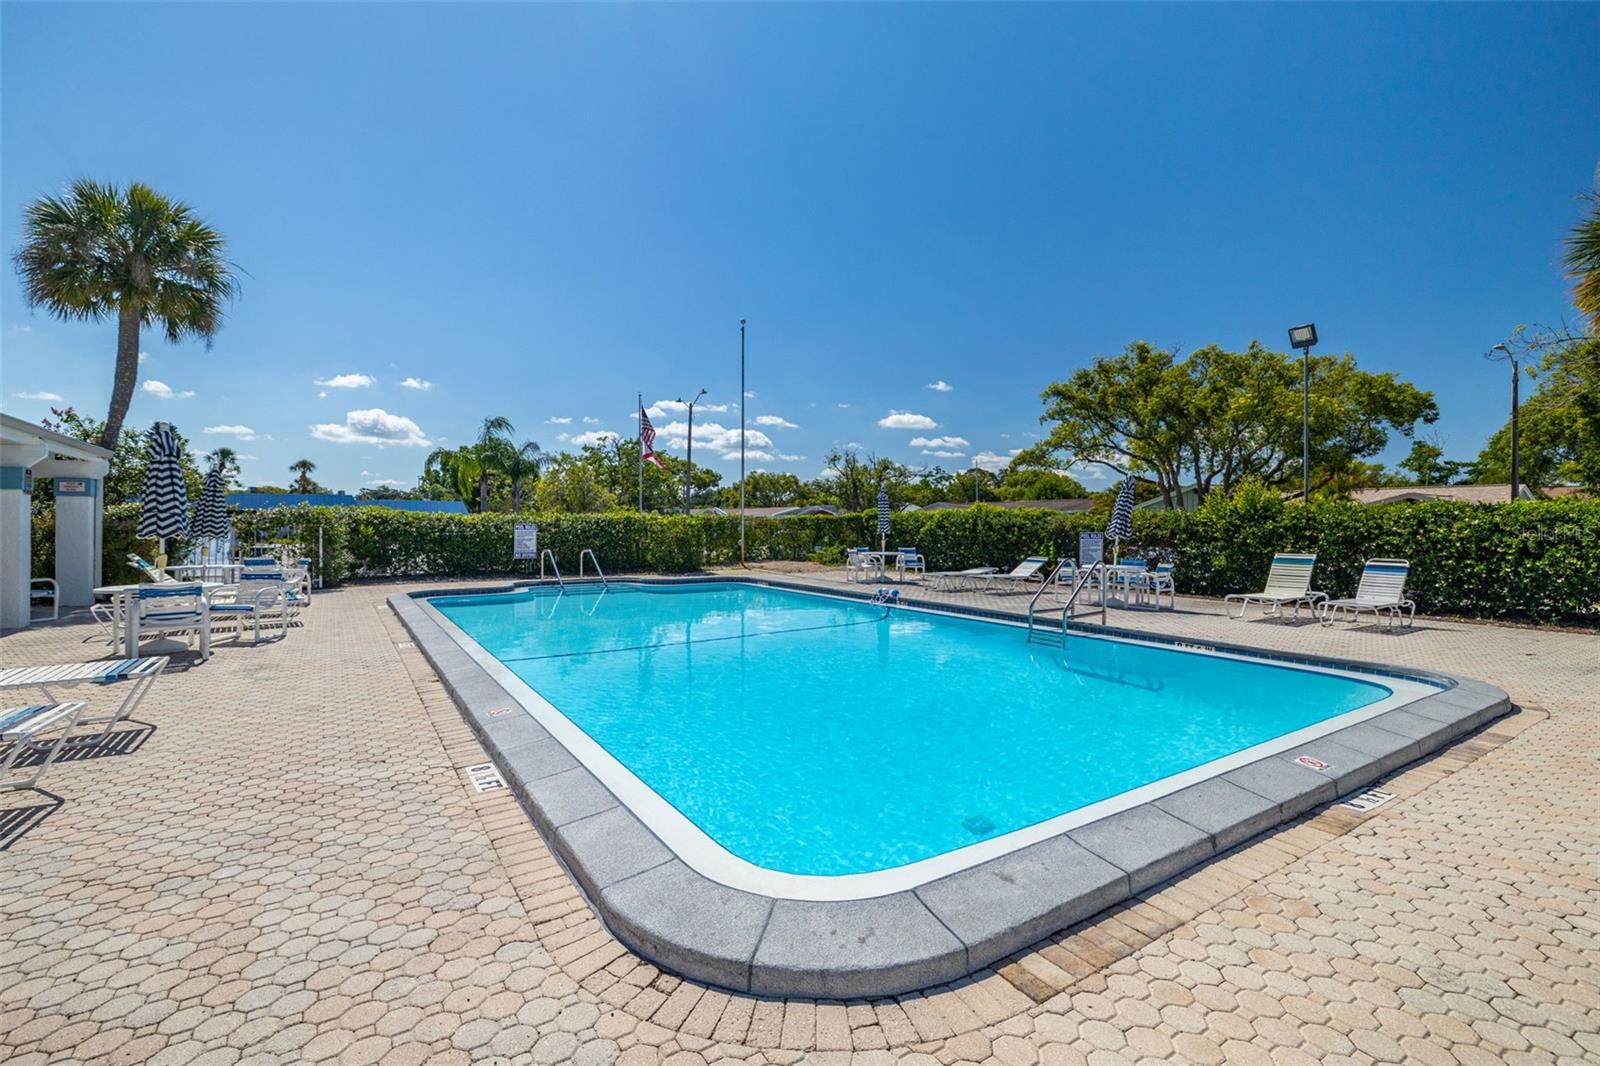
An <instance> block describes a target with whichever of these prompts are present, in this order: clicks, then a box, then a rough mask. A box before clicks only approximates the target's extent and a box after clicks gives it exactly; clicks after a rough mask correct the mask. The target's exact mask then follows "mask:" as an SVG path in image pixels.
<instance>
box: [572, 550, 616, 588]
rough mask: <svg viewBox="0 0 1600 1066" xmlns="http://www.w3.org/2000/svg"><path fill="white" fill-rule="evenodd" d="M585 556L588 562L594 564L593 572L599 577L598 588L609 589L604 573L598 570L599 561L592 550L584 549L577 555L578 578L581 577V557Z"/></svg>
mask: <svg viewBox="0 0 1600 1066" xmlns="http://www.w3.org/2000/svg"><path fill="white" fill-rule="evenodd" d="M585 555H587V556H588V557H589V561H590V562H592V563H594V572H595V573H596V574H599V575H600V587H601V588H610V587H611V586H610V585H609V584H608V583H607V582H606V572H605V571H604V570H602V569H600V560H599V558H598V557H596V556H595V554H594V549H593V548H585V549H583V551H581V552H579V553H578V576H579V577H580V578H581V577H583V557H584V556H585Z"/></svg>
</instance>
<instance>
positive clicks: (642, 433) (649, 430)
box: [639, 404, 667, 470]
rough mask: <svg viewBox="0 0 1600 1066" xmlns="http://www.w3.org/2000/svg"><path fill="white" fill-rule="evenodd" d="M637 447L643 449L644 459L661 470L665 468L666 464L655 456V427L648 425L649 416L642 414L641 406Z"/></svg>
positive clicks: (642, 408) (641, 406)
mask: <svg viewBox="0 0 1600 1066" xmlns="http://www.w3.org/2000/svg"><path fill="white" fill-rule="evenodd" d="M639 447H641V448H643V449H644V458H646V459H648V460H650V461H651V462H652V463H654V464H656V465H657V466H659V467H660V468H661V469H663V470H665V469H666V468H667V464H666V463H663V462H662V461H661V457H660V456H658V455H657V454H656V427H655V426H652V425H651V424H650V416H649V415H647V414H645V413H644V405H643V404H641V405H640V406H639Z"/></svg>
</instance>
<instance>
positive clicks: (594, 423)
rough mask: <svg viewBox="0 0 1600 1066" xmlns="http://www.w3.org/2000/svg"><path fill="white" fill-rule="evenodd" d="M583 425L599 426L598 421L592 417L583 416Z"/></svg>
mask: <svg viewBox="0 0 1600 1066" xmlns="http://www.w3.org/2000/svg"><path fill="white" fill-rule="evenodd" d="M583 424H584V425H586V426H597V425H599V424H600V420H599V419H598V418H595V417H593V416H592V415H584V416H583Z"/></svg>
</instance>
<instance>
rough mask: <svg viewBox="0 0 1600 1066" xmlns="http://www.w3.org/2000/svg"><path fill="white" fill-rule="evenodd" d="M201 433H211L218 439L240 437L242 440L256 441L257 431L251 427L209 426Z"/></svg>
mask: <svg viewBox="0 0 1600 1066" xmlns="http://www.w3.org/2000/svg"><path fill="white" fill-rule="evenodd" d="M200 432H202V433H209V434H212V435H213V436H217V437H238V438H239V439H240V440H255V439H256V431H255V430H253V429H251V428H250V427H249V426H227V425H224V426H207V427H206V428H205V429H202V430H201V431H200Z"/></svg>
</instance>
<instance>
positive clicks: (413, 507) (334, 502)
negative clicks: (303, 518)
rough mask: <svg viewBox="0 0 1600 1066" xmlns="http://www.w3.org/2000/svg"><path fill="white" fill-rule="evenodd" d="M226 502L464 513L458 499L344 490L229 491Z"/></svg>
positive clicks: (246, 506)
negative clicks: (361, 496) (358, 494)
mask: <svg viewBox="0 0 1600 1066" xmlns="http://www.w3.org/2000/svg"><path fill="white" fill-rule="evenodd" d="M227 502H228V503H229V504H231V505H233V506H234V507H237V508H239V509H240V510H243V511H264V510H267V509H268V508H271V507H293V506H294V505H295V504H298V503H309V504H311V505H312V506H313V507H387V508H389V509H390V510H394V511H426V512H429V513H432V514H466V513H467V505H466V504H464V503H462V502H461V501H460V500H358V499H356V498H355V497H354V496H352V495H350V494H349V493H347V492H334V493H315V492H230V493H228V495H227Z"/></svg>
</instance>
